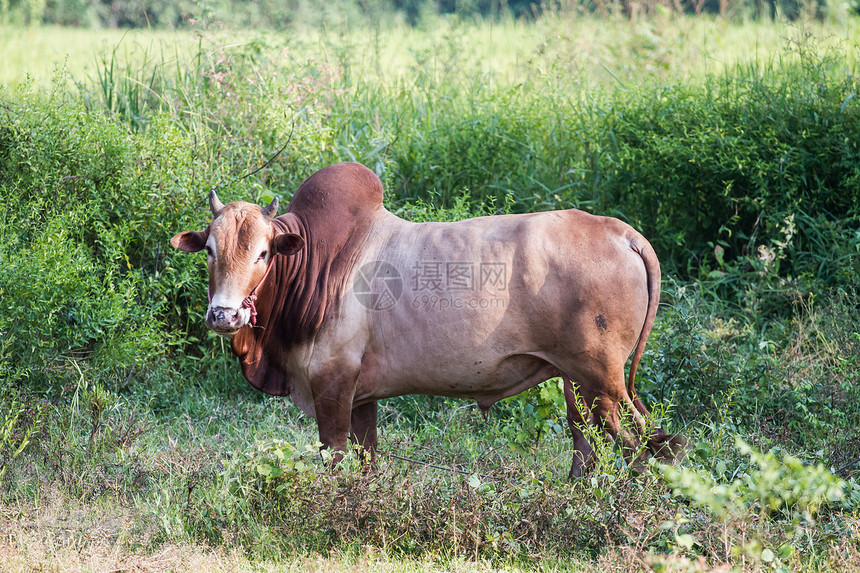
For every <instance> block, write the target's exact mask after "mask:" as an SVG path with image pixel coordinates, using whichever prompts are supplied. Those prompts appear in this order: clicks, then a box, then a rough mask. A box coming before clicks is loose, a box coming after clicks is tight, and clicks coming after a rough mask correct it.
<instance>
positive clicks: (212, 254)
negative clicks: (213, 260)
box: [206, 245, 215, 257]
mask: <svg viewBox="0 0 860 573" xmlns="http://www.w3.org/2000/svg"><path fill="white" fill-rule="evenodd" d="M206 254H207V255H209V256H210V257H214V256H215V253H213V252H212V247H210V246H209V245H206Z"/></svg>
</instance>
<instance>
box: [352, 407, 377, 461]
mask: <svg viewBox="0 0 860 573" xmlns="http://www.w3.org/2000/svg"><path fill="white" fill-rule="evenodd" d="M376 415H377V402H376V400H374V401H373V402H367V403H366V404H362V405H361V406H356V407H355V408H353V409H352V416H351V419H350V428H349V439H350V441H352V443H354V444H357V445H359V446H361V447H362V448H363V451H364V461H365V462H369V463H373V461H374V460H375V459H376V444H377V433H376Z"/></svg>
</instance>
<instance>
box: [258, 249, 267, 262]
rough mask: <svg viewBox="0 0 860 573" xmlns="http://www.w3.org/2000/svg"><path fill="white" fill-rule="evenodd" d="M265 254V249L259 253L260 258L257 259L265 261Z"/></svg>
mask: <svg viewBox="0 0 860 573" xmlns="http://www.w3.org/2000/svg"><path fill="white" fill-rule="evenodd" d="M267 254H268V253H267V252H266V251H263V252H262V253H260V258H259V259H257V260H259V261H265V260H266V255H267Z"/></svg>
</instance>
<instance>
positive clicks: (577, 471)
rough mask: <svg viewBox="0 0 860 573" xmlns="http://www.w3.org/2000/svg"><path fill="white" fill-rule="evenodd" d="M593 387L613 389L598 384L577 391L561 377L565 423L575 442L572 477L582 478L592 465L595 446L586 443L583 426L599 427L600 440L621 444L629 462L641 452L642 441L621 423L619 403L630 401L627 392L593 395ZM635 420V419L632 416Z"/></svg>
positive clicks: (568, 381)
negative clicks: (601, 435)
mask: <svg viewBox="0 0 860 573" xmlns="http://www.w3.org/2000/svg"><path fill="white" fill-rule="evenodd" d="M622 380H623V377H622ZM595 388H603V389H604V390H608V389H611V388H612V387H611V386H609V387H607V386H606V385H601V384H583V385H582V386H581V387H580V388H578V389H574V387H573V384H572V382H571V379H570V377H565V378H564V397H565V402H566V404H567V421H568V425H569V426H570V430H571V432H572V433H573V443H574V452H573V461H572V463H571V467H570V477H571V478H576V477H581V476H582V475H584V474H585V473H587V472H588V471H589V470H590V469H591V467H592V465H593V464H594V459H595V452H594V445H593V444H591V443H590V442H589V441H588V438H586V436H585V433H584V432H583V428H584V427H585V426H586V425H588V426H592V427H597V428H599V429H600V430H601V431H602V434H603V437H604V438H605V439H607V440H608V441H614V442H618V443H620V445H621V448H622V453H623V454H624V457H625V459H626V460H628V462H630V461H631V460H632V459H633V458H634V457H635V456H636V454H637V452H638V451H639V450H640V443H641V442H640V439H639V435H638V432H630V431H629V429H627V428H626V427H622V424H621V413H620V403H621V402H626V401H629V400H625V398H626V392H625V391H624V389H623V385H622V386H621V389H620V392H621V395H620V396H619V395H617V394H618V393H610V392H607V391H604V392H596V391H595V390H594V389H595ZM637 414H638V412H637ZM634 418H636V416H635V415H634ZM636 421H637V424H636V425H637V426H640V424H641V418H639V419H637V420H636ZM637 429H639V428H637Z"/></svg>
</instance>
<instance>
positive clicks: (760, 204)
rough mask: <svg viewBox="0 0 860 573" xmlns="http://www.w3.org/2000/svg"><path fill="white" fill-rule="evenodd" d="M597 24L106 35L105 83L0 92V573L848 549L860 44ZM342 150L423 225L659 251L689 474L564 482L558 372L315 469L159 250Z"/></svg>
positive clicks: (774, 558) (660, 367) (665, 410)
mask: <svg viewBox="0 0 860 573" xmlns="http://www.w3.org/2000/svg"><path fill="white" fill-rule="evenodd" d="M16 6H17V5H16ZM595 22H596V21H595V20H590V19H589V20H580V19H575V18H570V17H569V16H564V15H562V16H559V15H554V16H552V17H546V18H544V19H541V20H539V21H537V22H534V23H530V24H526V23H522V22H512V21H504V22H501V23H499V24H488V23H480V24H474V25H472V24H464V23H463V22H461V21H456V20H454V21H439V22H437V24H438V26H437V27H433V28H429V27H428V28H427V29H423V30H422V29H412V28H405V27H396V26H395V27H392V28H391V29H386V28H383V27H375V28H374V27H371V28H366V27H360V28H358V29H356V30H349V29H345V33H344V34H343V35H342V36H339V37H336V38H335V37H332V36H331V35H327V34H321V35H318V36H313V35H307V34H304V35H303V34H296V36H295V37H291V38H289V39H284V38H280V37H278V36H277V35H272V34H268V33H263V32H259V33H257V32H254V33H248V34H247V35H246V36H245V37H244V38H242V39H241V41H237V39H236V37H235V36H234V35H231V34H230V33H225V32H212V31H210V30H205V29H200V30H198V31H196V32H193V33H192V32H189V33H188V34H187V35H181V36H179V37H177V38H176V39H175V42H174V43H173V44H170V45H165V44H161V45H158V44H151V45H150V46H149V47H146V48H142V49H131V48H130V47H129V46H127V44H123V43H121V42H119V39H118V38H114V37H113V36H109V37H111V38H114V40H115V41H116V42H119V43H115V44H112V45H111V46H110V47H109V48H108V49H106V50H102V51H101V52H96V54H97V55H96V56H94V57H93V58H92V59H91V60H90V61H92V62H95V65H96V67H95V69H94V70H92V71H91V72H89V73H86V72H85V71H82V70H83V68H80V67H76V66H77V65H78V64H76V63H75V62H73V61H69V62H68V63H67V64H66V66H67V68H66V69H64V68H62V67H61V68H60V69H59V70H58V71H57V72H56V73H54V76H53V80H51V81H50V82H48V83H47V84H45V83H42V82H41V80H38V79H24V78H23V77H22V78H21V79H20V81H14V82H12V81H9V80H6V81H7V85H6V87H3V88H2V89H0V118H2V119H0V500H2V504H0V527H2V529H3V530H4V531H7V532H10V533H8V534H7V535H6V536H4V537H3V538H2V539H0V555H4V556H6V555H8V556H9V557H8V561H7V562H6V563H4V566H6V567H7V568H10V569H20V570H25V569H28V568H33V567H35V565H34V564H37V565H43V566H44V567H45V568H50V567H51V563H52V562H63V563H77V564H79V565H80V567H81V568H85V567H87V565H85V564H83V563H82V562H81V559H82V557H81V555H86V554H89V555H90V556H91V557H92V562H98V563H105V560H108V561H110V560H111V559H112V561H110V563H109V564H106V565H110V566H106V567H105V568H106V569H109V568H114V569H116V568H120V567H127V568H131V567H134V566H141V567H143V565H142V564H146V563H147V561H146V560H147V559H153V556H156V555H164V554H167V553H166V552H170V551H174V552H175V554H176V555H177V556H176V557H175V559H174V561H173V562H172V563H173V566H174V567H178V568H181V567H191V565H190V562H191V560H193V558H192V557H189V552H194V551H196V550H197V549H195V548H200V547H204V548H206V549H201V550H200V551H201V552H202V553H201V555H203V556H199V557H198V558H199V559H200V560H203V561H206V560H207V559H209V561H207V563H209V566H210V567H212V568H217V567H220V568H225V567H224V565H223V563H224V560H226V561H227V562H230V563H235V564H238V565H237V566H240V567H255V568H273V569H277V568H296V569H331V568H332V567H333V566H335V567H341V568H343V569H349V568H350V567H351V566H353V565H355V564H356V563H357V564H358V565H356V566H358V567H361V568H363V569H367V568H377V569H383V570H426V569H428V568H434V567H435V568H443V569H452V570H490V569H493V568H499V567H504V568H507V569H524V570H533V569H558V570H566V569H595V568H598V569H605V568H607V566H608V564H612V565H613V566H615V567H618V568H622V569H630V570H641V569H642V568H643V567H650V568H654V569H657V570H673V571H674V570H684V571H687V570H707V569H712V568H720V567H724V568H734V569H739V570H744V569H750V570H755V569H775V570H776V569H785V570H810V571H811V570H826V569H832V568H834V567H835V566H836V565H840V566H841V567H843V568H844V567H845V564H846V563H849V564H850V563H857V562H860V536H858V531H860V521H858V519H857V511H858V507H860V485H858V483H857V474H858V460H860V433H858V431H857V428H858V427H860V390H858V388H860V316H858V313H857V309H858V307H860V292H858V288H860V233H858V231H857V229H858V223H860V221H858V218H859V217H860V209H858V197H860V171H858V169H860V167H858V166H860V157H858V148H857V145H858V142H860V133H858V126H860V107H858V105H860V104H858V100H857V97H856V93H857V89H858V80H857V69H856V66H857V57H858V54H857V48H856V43H852V42H850V41H848V40H845V39H840V36H839V33H840V31H839V30H837V29H835V28H833V27H828V26H826V25H822V24H814V23H811V24H809V25H808V27H806V26H805V27H800V28H797V29H795V28H781V30H782V32H781V33H782V35H783V38H782V39H777V40H776V41H775V42H773V43H771V44H768V48H767V49H766V50H765V49H764V48H762V50H763V52H762V53H758V54H755V53H754V51H753V50H751V49H750V50H748V49H747V48H748V46H741V45H740V38H741V37H743V36H744V34H745V33H746V32H749V31H750V30H751V29H753V28H750V27H749V26H750V25H749V24H742V25H738V26H739V27H738V28H734V27H726V25H725V24H724V23H719V22H713V21H702V20H696V21H693V20H687V19H670V18H664V17H657V18H655V19H653V20H648V21H640V22H638V23H629V22H625V21H619V20H613V19H609V20H605V21H600V27H601V29H599V30H597V26H596V24H595ZM843 26H844V28H842V30H843V32H844V31H847V35H846V36H845V37H850V35H851V33H852V31H856V29H857V23H856V22H855V21H854V20H849V21H848V22H847V23H845V24H844V25H843ZM571 27H572V28H573V30H572V31H571ZM720 30H722V33H724V34H725V35H726V36H727V37H730V38H732V39H733V40H734V39H737V40H738V41H737V42H735V48H734V49H737V50H738V52H735V53H731V52H720V53H719V55H720V58H721V59H722V61H723V63H722V64H720V65H719V66H716V65H715V64H713V63H712V61H713V58H714V54H715V53H717V51H718V50H726V49H727V48H725V46H723V47H721V46H720V45H719V44H720V43H719V42H715V43H714V46H713V47H712V48H703V54H702V55H709V56H711V58H712V59H711V60H708V59H706V58H698V59H697V58H693V60H696V61H699V60H700V61H701V62H702V63H701V64H698V65H697V64H695V63H691V58H690V57H689V52H690V51H691V50H693V49H694V48H691V47H688V45H685V44H683V43H682V39H683V38H684V37H686V36H696V37H698V36H699V35H701V37H702V38H711V37H712V35H713V34H716V33H717V32H719V31H720ZM738 30H742V32H738ZM743 30H746V32H743ZM754 30H755V32H754V34H752V36H753V37H755V38H757V39H758V38H765V37H771V36H769V35H773V30H772V29H771V28H754ZM51 32H53V31H50V32H46V33H51ZM4 33H7V34H8V35H10V37H18V36H14V34H15V32H12V31H8V30H7V31H5V32H4ZM28 33H30V34H33V35H36V34H39V32H38V31H37V30H36V31H30V32H28ZM368 33H370V35H371V36H373V35H374V34H375V35H376V39H375V40H372V41H369V42H368V40H367V38H368ZM153 34H155V33H153ZM732 34H738V35H737V36H732ZM747 35H749V34H747ZM153 37H155V36H153ZM499 38H501V39H499ZM705 43H706V42H704V41H703V42H702V44H705ZM404 45H406V46H410V47H411V49H409V50H406V51H404V50H403V49H402V46H404ZM127 48H129V49H127ZM710 50H713V51H710ZM743 50H746V55H747V56H748V55H749V54H752V57H751V58H750V57H745V54H744V52H743ZM584 51H590V52H594V53H597V54H599V56H594V57H592V58H591V59H589V56H586V55H582V56H581V57H580V53H582V52H584ZM476 53H477V54H480V57H478V56H475V57H473V56H471V55H470V54H476ZM494 53H495V54H496V57H495V58H490V57H489V55H491V54H494ZM571 54H574V56H571ZM655 62H657V65H655ZM708 62H711V63H708ZM10 65H13V64H10ZM14 65H17V64H14ZM13 69H18V68H13ZM70 70H74V71H70ZM606 70H612V71H611V73H606ZM284 144H286V147H284V150H283V152H282V153H280V154H279V155H277V156H276V157H275V158H274V159H273V160H272V161H271V163H269V164H268V165H267V166H265V168H264V169H260V170H256V169H257V168H258V167H261V166H263V164H264V163H265V162H266V160H268V159H270V158H272V157H273V156H275V155H276V151H277V150H279V149H280V148H281V147H282V146H284ZM341 160H353V161H360V162H362V163H364V164H366V165H368V166H369V167H370V168H372V169H374V170H375V171H376V172H377V173H378V174H379V175H380V177H381V178H382V179H383V181H384V183H385V186H386V189H387V192H388V193H387V197H386V200H387V202H388V207H389V209H391V210H392V211H393V212H396V213H397V214H399V215H400V216H402V217H405V218H408V219H411V220H415V221H421V220H455V219H461V218H464V217H468V216H475V215H484V214H492V213H502V212H523V211H531V210H537V209H549V208H567V207H578V208H581V209H586V210H589V211H592V212H595V213H600V214H607V215H613V216H617V217H620V218H622V219H624V220H627V221H629V222H630V223H631V224H633V225H635V226H637V227H639V228H641V229H643V230H644V232H645V234H646V235H647V236H649V237H650V238H652V240H653V243H654V245H655V247H656V248H657V251H658V253H659V255H660V257H661V260H662V261H663V265H664V285H663V300H662V303H663V304H662V305H661V309H660V313H659V315H658V322H657V324H656V327H655V331H654V333H653V335H652V338H651V341H650V343H649V345H648V348H647V350H646V354H645V357H644V359H643V363H642V365H641V367H640V370H639V382H638V386H637V388H638V390H639V392H640V394H641V395H642V396H643V397H644V399H645V400H646V402H648V403H649V405H650V407H651V408H652V410H653V411H654V412H655V417H656V418H658V419H659V421H660V423H661V425H663V426H665V427H667V428H668V429H669V430H672V431H680V432H683V433H685V434H686V435H687V436H688V437H689V438H690V441H691V447H690V450H689V451H688V457H687V460H686V461H685V462H684V465H682V466H680V467H677V468H666V467H660V466H657V465H656V464H655V465H653V466H649V467H648V468H646V470H645V475H644V476H640V475H639V474H637V473H636V472H634V471H633V470H632V469H631V468H629V467H627V466H626V465H625V464H624V462H623V460H622V459H621V457H620V455H619V453H618V452H617V451H615V450H614V449H613V448H612V446H611V445H609V444H605V443H603V442H602V441H600V440H597V442H598V443H599V444H600V445H599V447H600V449H601V450H602V455H601V456H600V461H599V463H598V466H597V467H596V468H595V469H594V471H593V472H592V473H591V474H589V475H588V476H587V477H585V478H583V479H581V480H576V481H574V482H568V481H567V480H566V479H565V478H564V475H565V474H566V470H567V468H568V467H569V463H570V449H571V447H572V444H571V440H570V439H569V436H568V435H567V434H568V430H567V428H566V422H565V420H564V411H563V399H562V394H561V390H560V388H559V386H558V383H557V382H555V381H550V382H547V383H545V384H542V385H541V386H539V387H537V388H534V389H532V390H530V391H528V392H526V393H524V394H522V395H519V396H516V397H513V398H510V399H508V400H506V401H504V402H502V403H500V404H497V405H496V406H494V408H493V410H492V411H491V413H490V415H489V417H488V418H487V419H486V420H484V419H483V418H482V416H480V415H479V413H478V411H477V409H476V408H475V407H474V405H472V404H470V403H467V402H463V401H458V400H452V399H430V398H426V397H416V396H407V397H401V398H397V399H392V400H388V401H385V403H384V404H383V405H382V407H381V410H380V427H381V440H380V441H381V448H382V451H381V452H380V463H379V467H378V468H377V469H376V471H373V472H365V471H363V470H362V469H361V467H360V465H359V461H358V456H352V457H347V458H346V460H345V462H344V463H343V464H342V465H341V467H340V468H339V469H338V470H336V471H332V470H331V469H330V468H329V467H328V465H327V459H326V457H327V452H320V451H319V450H318V444H316V435H315V426H314V424H313V421H312V420H309V419H308V418H307V417H305V416H302V415H301V414H300V413H299V412H298V410H297V409H296V408H295V407H293V406H291V405H290V404H289V402H288V401H284V400H282V399H274V398H269V397H266V396H263V395H260V394H259V393H256V392H255V391H253V390H252V389H251V388H250V387H249V385H247V384H246V383H245V382H244V381H243V380H242V378H241V375H240V373H239V369H238V368H237V367H236V364H235V362H234V360H233V358H232V357H231V356H230V355H229V352H228V345H227V344H226V343H225V341H224V340H223V339H221V338H218V337H216V336H215V335H213V334H211V333H209V332H208V331H207V330H206V329H205V328H204V327H203V323H202V320H201V316H202V313H203V311H204V308H205V300H206V298H205V289H206V286H205V267H204V264H203V261H202V259H201V258H199V257H193V256H187V255H183V256H177V255H176V254H175V253H174V252H172V251H171V250H170V249H169V247H168V246H167V240H168V239H169V238H170V237H171V236H172V235H173V234H174V233H175V232H176V231H178V230H183V229H189V228H199V227H202V226H203V225H205V222H206V220H207V218H208V209H207V206H206V203H205V197H206V192H207V191H208V190H209V189H210V188H211V187H213V186H218V188H219V194H220V195H221V196H222V198H223V199H225V200H236V199H245V200H254V201H259V202H263V201H268V200H270V199H271V197H273V196H275V195H278V196H281V197H282V199H287V198H289V197H290V196H291V193H292V192H293V190H294V189H296V188H297V186H298V184H299V183H300V182H301V181H302V180H303V179H304V178H305V177H307V176H308V175H309V174H310V173H312V172H313V171H314V170H315V169H317V168H319V167H322V166H324V165H326V164H328V163H331V162H334V161H341ZM246 174H250V175H248V176H247V177H245V175H246ZM90 513H94V514H96V515H99V516H100V517H98V518H97V521H98V523H99V525H96V524H95V522H94V521H93V519H92V518H88V517H86V515H87V514H90ZM56 531H60V532H61V538H62V539H63V540H65V541H66V542H67V543H66V544H65V545H51V544H50V543H51V542H50V540H51V539H53V537H52V535H53V534H52V533H51V532H56ZM68 547H74V548H76V550H75V551H74V552H71V551H69V550H68V549H67V548H68ZM204 554H205V555H204ZM213 555H214V557H213ZM13 556H23V557H19V558H18V559H19V560H17V561H16V560H15V558H14V557H13ZM105 556H118V557H115V558H114V557H110V558H108V557H105ZM5 558H6V557H4V559H5ZM332 561H334V562H336V563H337V565H332ZM213 562H215V565H213ZM226 568H229V567H226Z"/></svg>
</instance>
